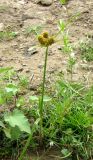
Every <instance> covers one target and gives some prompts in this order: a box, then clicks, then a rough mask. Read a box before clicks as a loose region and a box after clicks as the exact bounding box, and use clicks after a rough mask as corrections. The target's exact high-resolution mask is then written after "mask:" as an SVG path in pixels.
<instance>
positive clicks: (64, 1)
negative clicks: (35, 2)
mask: <svg viewBox="0 0 93 160" xmlns="http://www.w3.org/2000/svg"><path fill="white" fill-rule="evenodd" d="M67 2H68V0H60V3H61V4H66V3H67Z"/></svg>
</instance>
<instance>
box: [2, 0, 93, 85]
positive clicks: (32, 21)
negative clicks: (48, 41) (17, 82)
mask: <svg viewBox="0 0 93 160" xmlns="http://www.w3.org/2000/svg"><path fill="white" fill-rule="evenodd" d="M65 8H67V11H66V9H65ZM77 13H79V14H80V16H79V17H78V19H77V20H76V21H75V22H74V23H73V24H71V25H70V26H69V27H68V29H69V37H70V41H71V42H72V43H77V42H78V41H80V40H82V39H84V38H85V37H86V35H87V33H88V34H89V35H93V1H92V0H78V1H76V0H69V1H68V3H67V5H63V6H62V5H61V4H60V2H59V1H58V0H54V1H53V2H52V4H51V5H48V6H47V5H42V4H41V3H38V2H37V1H36V2H35V0H8V1H7V0H0V24H1V23H2V24H3V29H4V30H8V31H13V32H17V34H18V35H17V36H16V37H15V38H14V39H10V40H9V39H4V40H2V41H0V67H7V66H11V67H14V69H15V70H16V71H17V72H18V73H19V74H22V75H24V74H26V75H29V76H32V74H33V75H34V77H33V81H32V86H38V84H40V82H41V79H42V70H43V63H44V50H45V49H44V48H41V47H40V46H39V43H38V42H37V37H36V36H34V34H30V35H26V34H25V32H26V31H27V28H28V27H33V26H43V27H42V31H46V30H47V31H48V32H49V33H51V35H52V34H55V33H56V32H57V31H58V25H57V24H58V21H59V20H60V19H62V20H65V21H67V20H68V19H69V18H70V17H71V16H73V15H76V14H77ZM61 43H62V42H60V43H59V42H56V43H55V44H54V45H52V47H50V49H49V57H48V67H47V79H48V81H50V82H51V81H52V82H53V81H55V79H56V76H57V74H58V73H63V74H64V75H65V77H66V78H68V79H69V75H68V74H67V70H66V68H67V67H66V66H67V59H68V56H67V55H65V54H63V53H62V52H61V51H60V50H59V49H60V47H61ZM33 46H34V47H35V49H36V52H35V53H30V50H31V51H32V47H33ZM75 55H76V57H77V63H76V65H75V69H74V72H73V80H79V81H81V80H82V79H83V80H84V81H85V80H86V81H87V79H88V80H89V81H90V82H92V80H93V74H92V71H93V65H92V63H91V64H90V63H88V64H86V62H83V61H82V60H81V59H80V55H79V53H78V52H77V51H75ZM86 65H88V67H89V66H90V68H89V69H88V70H87V69H86ZM82 66H85V69H84V67H82Z"/></svg>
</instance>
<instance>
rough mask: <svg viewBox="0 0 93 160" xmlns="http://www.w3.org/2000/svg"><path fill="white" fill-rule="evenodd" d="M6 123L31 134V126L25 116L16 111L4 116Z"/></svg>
mask: <svg viewBox="0 0 93 160" xmlns="http://www.w3.org/2000/svg"><path fill="white" fill-rule="evenodd" d="M4 120H5V122H8V123H9V125H10V126H11V127H15V126H18V128H19V129H20V131H23V132H26V133H29V134H30V133H31V129H30V124H29V122H28V120H27V118H26V117H25V116H24V114H23V113H22V112H21V111H19V110H18V109H15V110H14V111H13V112H12V113H10V114H6V115H5V116H4Z"/></svg>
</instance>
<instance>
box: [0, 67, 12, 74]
mask: <svg viewBox="0 0 93 160" xmlns="http://www.w3.org/2000/svg"><path fill="white" fill-rule="evenodd" d="M11 69H12V68H10V67H7V68H2V67H0V73H5V72H8V71H9V70H11Z"/></svg>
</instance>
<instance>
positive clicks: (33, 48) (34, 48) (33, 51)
mask: <svg viewBox="0 0 93 160" xmlns="http://www.w3.org/2000/svg"><path fill="white" fill-rule="evenodd" d="M37 52H38V50H37V48H36V47H30V48H28V55H29V56H31V55H33V54H36V53H37Z"/></svg>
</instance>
